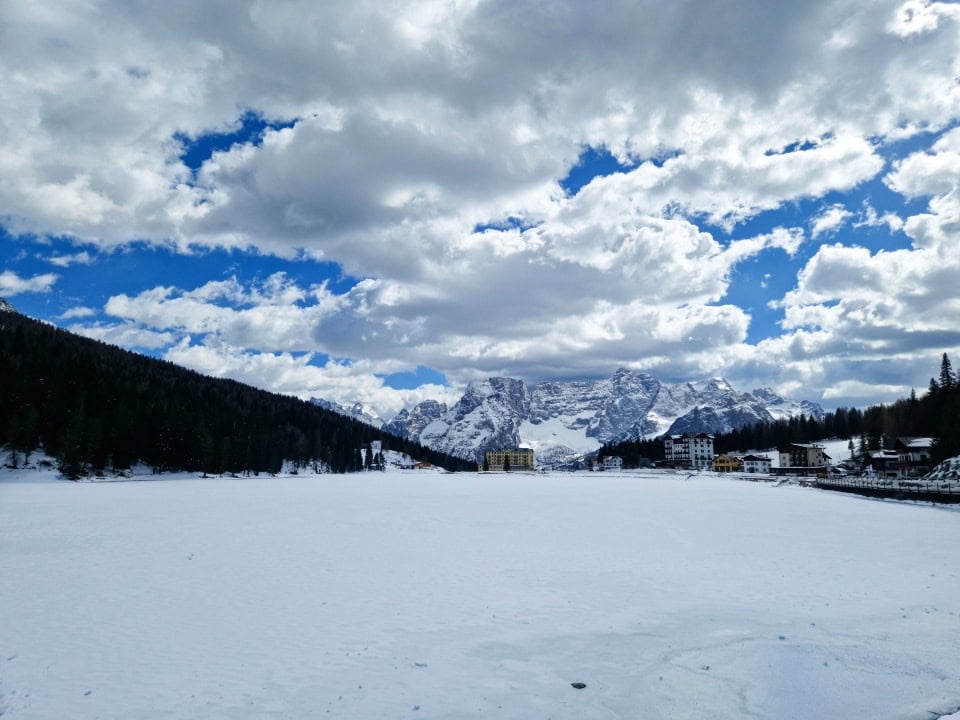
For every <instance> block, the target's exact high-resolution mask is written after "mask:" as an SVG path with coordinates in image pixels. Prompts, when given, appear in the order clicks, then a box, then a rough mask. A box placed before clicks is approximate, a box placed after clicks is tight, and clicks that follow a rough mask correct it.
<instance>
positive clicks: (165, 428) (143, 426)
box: [0, 311, 476, 477]
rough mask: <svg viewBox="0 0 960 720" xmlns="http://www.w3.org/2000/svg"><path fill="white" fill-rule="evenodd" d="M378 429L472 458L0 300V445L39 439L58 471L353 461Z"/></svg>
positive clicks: (442, 460) (430, 455) (27, 447)
mask: <svg viewBox="0 0 960 720" xmlns="http://www.w3.org/2000/svg"><path fill="white" fill-rule="evenodd" d="M373 440H380V441H381V442H382V443H383V448H384V449H385V450H396V451H401V452H406V453H408V454H409V455H411V456H412V457H414V458H418V459H422V460H425V461H428V462H430V463H432V464H434V465H439V466H441V467H444V468H447V469H449V470H465V469H476V465H475V464H472V463H469V462H468V461H465V460H462V459H460V458H454V457H450V456H448V455H445V454H442V453H439V452H435V451H433V450H429V449H427V448H425V447H422V446H421V445H419V444H417V443H412V442H409V441H407V440H404V439H401V438H398V437H395V436H393V435H389V434H387V433H384V432H382V431H380V430H377V429H376V428H373V427H371V426H369V425H365V424H363V423H360V422H358V421H356V420H353V419H352V418H347V417H344V416H342V415H339V414H337V413H335V412H332V411H329V410H325V409H323V408H320V407H317V406H315V405H312V404H310V403H308V402H304V401H302V400H299V399H296V398H293V397H289V396H284V395H277V394H274V393H269V392H265V391H263V390H258V389H256V388H253V387H250V386H247V385H243V384H241V383H238V382H235V381H232V380H223V379H217V378H210V377H205V376H203V375H200V374H199V373H196V372H193V371H191V370H186V369H184V368H182V367H178V366H176V365H173V364H172V363H169V362H165V361H161V360H155V359H153V358H148V357H145V356H142V355H138V354H136V353H133V352H129V351H127V350H122V349H120V348H118V347H114V346H111V345H107V344H105V343H102V342H98V341H95V340H89V339H87V338H83V337H80V336H77V335H74V334H73V333H70V332H67V331H65V330H61V329H58V328H55V327H53V326H51V325H48V324H45V323H41V322H39V321H37V320H33V319H31V318H28V317H25V316H23V315H20V314H18V313H16V312H10V311H3V312H0V446H4V445H5V446H7V447H8V448H9V449H12V450H13V451H14V453H13V454H12V458H13V461H14V462H16V457H17V454H18V453H19V454H20V457H21V458H23V456H24V455H25V454H27V453H30V452H33V451H35V450H37V449H39V448H42V449H43V450H45V451H46V453H47V454H49V455H50V456H52V457H54V458H56V459H57V461H58V462H59V464H60V467H61V470H62V471H63V472H64V474H66V475H68V476H73V477H76V476H79V475H81V474H84V473H87V472H91V471H100V470H104V469H114V470H122V469H125V468H128V467H130V465H131V464H132V463H135V462H138V461H141V462H143V463H145V464H147V465H150V466H152V467H153V468H154V469H155V470H158V471H167V470H170V471H173V470H184V471H200V472H210V473H223V472H235V473H239V472H245V471H250V472H269V473H274V472H278V471H279V470H280V469H281V465H282V463H283V461H284V460H290V461H293V462H295V463H297V464H299V465H301V466H303V467H308V466H311V465H313V466H316V467H318V468H319V467H322V468H324V469H327V470H330V471H332V472H350V471H353V470H360V469H362V468H361V467H360V466H361V455H360V452H359V448H361V447H365V446H367V445H369V443H370V442H371V441H373Z"/></svg>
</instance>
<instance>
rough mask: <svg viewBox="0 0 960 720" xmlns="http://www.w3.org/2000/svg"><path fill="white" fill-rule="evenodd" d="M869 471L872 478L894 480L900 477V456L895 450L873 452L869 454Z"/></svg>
mask: <svg viewBox="0 0 960 720" xmlns="http://www.w3.org/2000/svg"><path fill="white" fill-rule="evenodd" d="M870 470H872V472H869V471H868V474H870V475H871V476H873V477H879V478H886V479H889V480H894V479H896V478H897V477H899V476H900V454H899V453H898V452H897V451H896V450H874V451H872V452H871V453H870Z"/></svg>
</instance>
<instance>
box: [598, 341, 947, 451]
mask: <svg viewBox="0 0 960 720" xmlns="http://www.w3.org/2000/svg"><path fill="white" fill-rule="evenodd" d="M911 436H912V437H932V438H934V446H933V460H934V462H935V463H939V462H941V461H943V460H945V459H947V458H949V457H954V456H956V455H960V381H958V378H957V374H956V373H954V371H953V367H952V364H951V362H950V358H949V357H948V356H947V354H946V353H944V354H943V357H942V358H941V363H940V374H939V376H938V377H937V378H931V379H930V384H929V387H928V388H927V392H926V393H925V394H924V395H923V396H922V397H919V398H918V397H917V394H916V392H913V391H911V393H910V397H908V398H904V399H902V400H897V401H896V402H894V403H891V404H889V405H872V406H870V407H868V408H867V409H866V410H860V409H858V408H853V407H851V408H838V409H836V410H834V411H832V412H828V413H825V414H824V416H823V419H821V420H818V419H816V418H813V417H806V416H804V415H800V416H798V417H792V418H789V419H784V420H777V421H774V422H766V423H757V424H754V425H748V426H744V427H742V428H738V429H735V430H733V431H731V432H729V433H720V434H718V435H716V436H715V438H714V450H715V451H716V452H717V453H726V452H736V451H746V450H763V449H767V448H772V447H778V446H780V445H785V444H788V443H792V442H815V441H818V440H823V439H825V438H833V437H836V438H852V439H854V441H855V442H854V445H855V448H856V451H857V452H862V451H863V450H878V449H880V448H881V447H885V448H893V447H894V445H895V443H896V440H897V438H898V437H911ZM598 454H599V456H600V457H601V458H602V457H605V456H609V455H619V456H620V457H621V458H623V462H624V465H625V466H626V467H639V466H641V465H643V464H644V463H645V461H657V460H662V459H663V457H664V454H663V440H662V439H661V438H658V439H652V440H644V439H636V440H625V441H623V442H619V443H611V444H609V445H604V446H603V447H602V448H600V451H599V453H598ZM834 459H835V460H837V459H839V458H834Z"/></svg>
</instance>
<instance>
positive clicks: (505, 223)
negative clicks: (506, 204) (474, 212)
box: [473, 215, 539, 233]
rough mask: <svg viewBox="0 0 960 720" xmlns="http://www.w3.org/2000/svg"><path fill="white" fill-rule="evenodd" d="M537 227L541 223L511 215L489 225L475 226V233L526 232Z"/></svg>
mask: <svg viewBox="0 0 960 720" xmlns="http://www.w3.org/2000/svg"><path fill="white" fill-rule="evenodd" d="M537 225H539V223H535V222H530V221H529V220H525V219H523V218H518V217H514V216H513V215H511V216H509V217H507V218H504V219H503V220H494V221H491V222H488V223H480V224H478V225H474V227H473V232H475V233H482V232H486V231H487V230H500V231H503V230H519V231H520V232H523V231H524V230H529V229H530V228H535V227H536V226H537Z"/></svg>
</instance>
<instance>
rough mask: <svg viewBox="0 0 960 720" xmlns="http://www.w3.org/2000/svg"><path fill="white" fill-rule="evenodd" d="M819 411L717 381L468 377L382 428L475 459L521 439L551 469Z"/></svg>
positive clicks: (623, 375)
mask: <svg viewBox="0 0 960 720" xmlns="http://www.w3.org/2000/svg"><path fill="white" fill-rule="evenodd" d="M801 413H804V414H806V415H808V416H810V417H815V418H818V419H819V418H821V417H822V416H823V408H821V407H820V406H819V405H818V404H816V403H813V402H809V401H791V400H787V399H785V398H783V397H780V396H779V395H777V394H776V393H775V392H774V391H772V390H770V389H769V388H762V389H759V390H754V391H752V392H738V391H736V390H735V389H734V388H733V387H732V386H731V385H730V384H729V383H728V382H727V381H726V380H724V379H723V378H713V379H711V380H708V381H706V382H700V383H682V384H676V385H670V384H666V383H662V382H660V381H659V380H657V379H656V378H655V377H653V376H652V375H649V374H647V373H643V372H638V371H634V370H627V369H622V368H621V369H620V370H617V371H616V372H615V373H614V374H613V376H611V377H610V378H605V379H602V380H596V381H573V382H543V383H539V384H536V385H532V386H528V385H527V384H526V383H524V382H523V381H522V380H518V379H515V378H503V377H494V378H488V379H486V380H481V381H477V382H473V383H471V384H470V385H469V386H468V387H467V389H466V391H465V392H464V394H463V397H461V399H460V400H459V401H458V402H457V403H455V404H454V405H453V406H451V407H449V408H448V407H447V406H446V405H445V404H443V403H439V402H437V401H434V400H429V401H426V402H423V403H420V404H418V405H417V406H415V407H414V408H412V409H410V410H406V409H405V410H401V411H400V413H398V414H397V416H396V417H395V418H394V419H393V420H391V421H390V422H389V423H387V424H385V425H384V426H383V427H384V430H387V431H389V432H391V433H393V434H396V435H400V436H401V437H405V438H408V439H411V440H416V441H417V442H420V443H421V444H423V445H425V446H427V447H430V448H432V449H434V450H440V451H443V452H447V453H450V454H453V455H457V456H460V457H464V458H471V459H476V460H478V461H479V460H480V459H481V458H482V456H483V453H484V452H485V451H486V450H488V449H491V448H496V447H510V446H517V445H520V444H527V445H530V446H531V447H533V449H534V450H535V451H536V453H537V458H538V462H539V463H541V464H543V465H556V464H561V463H563V462H567V461H569V460H570V459H571V458H574V457H577V456H579V455H583V454H585V453H589V452H591V451H594V450H596V449H597V448H599V447H600V445H602V444H604V443H608V442H613V441H619V440H623V439H625V438H629V437H637V436H641V435H642V436H647V437H651V436H656V435H662V434H664V433H666V432H714V433H715V432H726V431H729V430H732V429H735V428H738V427H743V426H744V425H748V424H752V423H756V422H761V421H772V420H774V419H777V418H781V417H787V416H792V415H799V414H801Z"/></svg>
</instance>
